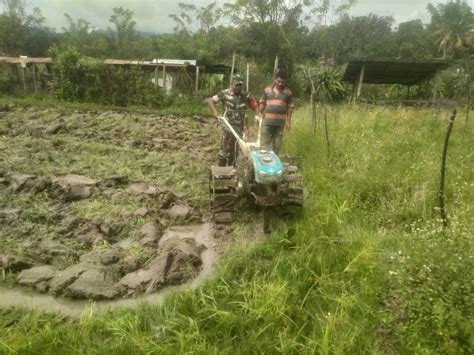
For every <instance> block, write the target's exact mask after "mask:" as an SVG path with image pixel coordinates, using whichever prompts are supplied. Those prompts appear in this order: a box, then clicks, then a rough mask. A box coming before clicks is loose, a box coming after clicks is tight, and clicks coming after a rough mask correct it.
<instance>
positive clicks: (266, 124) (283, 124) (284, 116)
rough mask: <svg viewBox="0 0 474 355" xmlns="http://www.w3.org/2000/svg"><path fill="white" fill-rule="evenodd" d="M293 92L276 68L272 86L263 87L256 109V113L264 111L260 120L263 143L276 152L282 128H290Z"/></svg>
mask: <svg viewBox="0 0 474 355" xmlns="http://www.w3.org/2000/svg"><path fill="white" fill-rule="evenodd" d="M293 107H294V103H293V93H292V92H291V90H290V89H289V88H287V87H286V76H285V74H284V73H283V72H282V71H280V70H278V71H277V72H276V73H275V77H274V81H273V85H272V86H268V87H266V88H265V90H264V92H263V94H262V96H261V98H260V101H259V106H258V109H257V115H260V114H261V113H263V112H265V116H264V118H263V122H262V140H263V145H264V146H265V147H267V148H271V149H273V151H274V152H275V153H277V154H278V152H279V150H280V149H281V146H282V144H283V130H284V128H286V130H287V131H289V130H290V129H291V115H292V112H293Z"/></svg>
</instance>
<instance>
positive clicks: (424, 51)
mask: <svg viewBox="0 0 474 355" xmlns="http://www.w3.org/2000/svg"><path fill="white" fill-rule="evenodd" d="M395 38H396V39H395V40H396V42H397V45H398V58H404V59H426V58H430V57H432V56H433V54H434V53H435V51H436V48H434V45H433V44H432V41H431V33H430V32H429V31H428V30H426V29H425V27H424V26H423V23H422V22H421V20H412V21H407V22H402V23H400V24H399V25H398V28H397V30H396V32H395Z"/></svg>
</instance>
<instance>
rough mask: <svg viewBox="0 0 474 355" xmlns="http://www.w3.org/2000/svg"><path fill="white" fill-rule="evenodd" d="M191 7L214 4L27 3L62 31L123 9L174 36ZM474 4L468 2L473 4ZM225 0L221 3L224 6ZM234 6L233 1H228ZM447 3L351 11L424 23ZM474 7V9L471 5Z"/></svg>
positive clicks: (100, 21) (409, 2) (409, 1)
mask: <svg viewBox="0 0 474 355" xmlns="http://www.w3.org/2000/svg"><path fill="white" fill-rule="evenodd" d="M180 1H183V2H186V3H192V4H194V5H196V6H203V5H206V4H208V3H209V2H211V1H208V0H155V1H152V0H134V1H115V0H27V3H28V5H29V8H34V7H39V8H40V9H41V12H42V14H43V16H44V17H46V19H47V25H48V26H50V27H54V28H56V29H57V30H61V27H62V26H65V25H66V21H65V18H64V13H68V14H69V15H71V16H72V17H73V18H74V19H77V18H83V19H85V20H87V21H89V22H90V23H91V24H92V25H93V26H95V27H96V28H103V29H106V28H107V26H108V25H109V23H108V19H109V18H110V15H111V14H112V8H113V7H119V6H122V7H124V8H127V9H130V10H132V11H133V12H134V19H135V21H136V22H137V29H138V30H139V31H145V32H157V33H163V32H171V31H172V29H173V27H174V23H173V21H172V20H171V19H170V18H169V17H168V15H169V14H171V13H179V9H178V2H180ZM473 1H474V0H469V1H468V3H472V2H473ZM224 2H226V1H225V0H219V1H218V3H220V4H222V3H224ZM227 2H232V0H227ZM430 2H431V3H434V4H436V3H439V2H444V1H443V0H441V1H440V0H432V1H430V0H357V4H356V5H355V6H354V7H353V8H352V9H351V11H350V14H351V15H355V16H358V15H366V14H368V13H370V12H372V13H375V14H378V15H387V16H392V17H393V18H394V19H395V22H396V23H400V22H405V21H409V20H413V19H421V20H422V21H423V22H425V23H427V22H429V15H428V12H427V11H426V5H427V4H428V3H430ZM471 6H472V5H471Z"/></svg>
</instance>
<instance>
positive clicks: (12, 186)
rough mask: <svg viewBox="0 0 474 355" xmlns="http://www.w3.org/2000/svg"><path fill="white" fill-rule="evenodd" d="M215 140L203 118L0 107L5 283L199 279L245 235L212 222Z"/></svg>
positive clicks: (79, 295) (109, 294)
mask: <svg viewBox="0 0 474 355" xmlns="http://www.w3.org/2000/svg"><path fill="white" fill-rule="evenodd" d="M218 141H219V136H218V129H217V128H216V126H215V125H214V124H213V122H209V120H208V118H206V117H200V116H194V117H176V116H173V115H165V116H160V115H156V114H153V113H147V114H141V113H127V112H119V111H79V110H68V109H65V108H49V109H38V108H25V107H19V106H12V105H10V106H6V107H2V108H1V111H0V269H1V270H2V272H3V275H2V280H1V284H2V285H3V286H8V287H12V286H17V285H21V286H24V287H26V288H28V289H30V290H34V292H40V293H49V294H51V295H54V296H63V297H68V298H72V299H94V300H99V299H113V298H120V297H130V296H136V295H138V294H143V293H145V294H150V293H155V292H157V291H158V290H161V289H163V288H166V287H168V286H171V285H177V284H182V283H184V282H186V281H188V280H190V279H193V278H194V277H195V276H196V275H198V274H199V273H200V272H201V271H202V268H203V260H202V257H201V256H202V254H203V252H204V251H205V250H208V249H213V253H214V254H215V255H222V254H223V253H224V252H225V250H227V248H228V247H229V246H230V245H233V244H235V243H239V242H241V241H242V240H239V238H240V237H239V236H238V233H234V232H233V230H235V229H236V226H235V225H234V226H230V227H225V228H220V227H219V228H217V229H216V228H214V226H212V225H208V224H205V223H206V222H208V221H209V214H208V211H207V196H208V195H207V194H208V191H207V186H208V185H207V176H208V167H209V166H210V165H211V164H212V163H213V161H214V160H215V158H216V155H217V151H218ZM183 225H187V226H192V227H189V228H191V233H189V231H188V233H184V234H183V233H181V234H182V235H180V233H173V232H172V230H173V228H176V227H173V226H183ZM203 225H206V226H210V227H206V228H207V229H206V230H207V231H208V232H207V236H206V238H208V239H206V240H207V241H208V242H207V243H203V241H202V240H199V238H196V237H195V236H197V235H199V233H198V232H196V233H193V230H196V231H198V230H201V229H202V226H203ZM193 228H194V229H193ZM237 229H239V228H237ZM244 239H245V237H244Z"/></svg>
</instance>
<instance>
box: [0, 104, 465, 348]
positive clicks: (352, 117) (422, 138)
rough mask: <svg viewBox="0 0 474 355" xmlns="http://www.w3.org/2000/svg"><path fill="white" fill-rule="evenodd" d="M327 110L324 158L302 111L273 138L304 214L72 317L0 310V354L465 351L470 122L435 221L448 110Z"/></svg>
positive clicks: (452, 154)
mask: <svg viewBox="0 0 474 355" xmlns="http://www.w3.org/2000/svg"><path fill="white" fill-rule="evenodd" d="M328 117H329V129H330V135H331V142H332V143H331V144H332V148H331V154H330V155H329V156H327V154H326V147H325V144H326V143H325V140H324V137H323V134H324V133H323V132H322V130H321V128H320V127H317V130H316V133H313V130H312V128H311V114H310V111H309V109H306V108H302V109H300V110H299V111H297V112H296V114H295V119H294V122H295V124H294V128H293V130H292V131H291V132H290V133H289V134H287V135H286V137H285V150H286V151H287V152H289V153H296V154H298V155H300V156H301V157H302V171H303V178H304V184H305V205H304V209H303V211H302V213H301V214H300V215H299V216H297V217H296V218H294V219H293V220H288V221H283V220H280V221H273V223H274V225H273V228H274V229H275V232H274V233H273V234H272V235H271V236H270V237H268V238H267V239H265V240H256V242H255V243H254V244H252V245H251V246H249V247H247V248H243V249H235V250H234V251H232V252H231V253H230V254H229V255H228V256H227V257H226V258H225V259H224V260H222V261H221V262H220V264H219V267H218V270H217V271H216V275H215V277H214V278H213V279H211V280H208V281H207V282H206V283H205V284H204V285H203V286H201V287H200V288H198V289H196V290H194V291H188V292H183V293H179V294H175V295H173V296H172V297H169V298H168V299H167V300H166V301H165V303H164V304H163V305H162V306H150V305H143V306H141V307H140V308H138V309H134V310H118V311H114V312H110V313H107V314H104V315H101V316H99V317H94V316H92V315H88V314H85V315H84V316H83V317H82V318H81V320H80V321H77V320H67V319H62V318H60V317H57V316H52V315H45V314H38V313H37V312H33V311H27V310H18V309H13V310H7V311H2V313H0V328H1V330H2V333H1V334H2V338H1V340H0V352H2V351H4V352H23V353H28V352H31V353H32V352H35V353H38V352H45V353H46V352H50V353H61V352H62V353H70V352H80V353H87V352H91V349H93V350H92V352H97V353H104V352H105V353H107V352H110V353H134V352H136V353H144V352H151V353H153V352H155V353H205V354H228V353H239V354H261V353H269V354H270V353H285V354H287V353H288V354H293V353H294V354H296V353H298V354H299V353H302V354H313V353H322V354H330V353H331V354H333V353H334V354H341V353H348V354H351V353H394V354H396V353H472V350H473V349H474V347H473V342H472V334H474V331H473V323H472V308H473V307H472V306H473V305H472V294H473V287H472V285H473V280H474V275H473V271H472V270H473V269H474V268H473V266H474V265H473V259H472V258H473V257H472V250H473V248H472V246H473V243H472V235H471V234H470V231H472V229H473V228H472V227H473V225H474V223H473V222H474V219H473V214H472V207H471V206H472V205H473V202H474V189H473V188H472V187H473V181H474V179H473V178H474V171H473V169H466V166H472V163H473V158H474V153H473V152H472V148H471V147H472V146H473V138H472V137H473V134H472V133H473V132H472V128H470V127H464V128H463V129H459V128H458V127H456V128H455V130H454V131H453V134H452V137H451V145H450V150H449V157H448V174H447V184H446V197H447V198H446V206H447V209H448V215H449V217H450V221H451V222H450V224H449V226H448V228H446V229H443V228H442V223H441V221H440V220H439V217H438V213H437V209H436V208H437V206H436V201H437V186H438V179H439V175H438V174H439V164H440V154H441V148H442V141H443V136H444V133H445V128H446V125H447V117H446V115H443V114H439V115H434V114H433V112H431V111H421V110H414V109H399V110H395V109H388V108H369V107H363V106H336V107H331V109H330V110H329V116H328ZM252 228H254V227H253V226H250V227H248V228H247V229H244V231H243V232H246V233H249V234H252Z"/></svg>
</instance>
